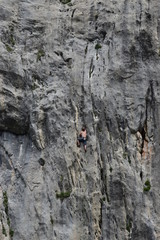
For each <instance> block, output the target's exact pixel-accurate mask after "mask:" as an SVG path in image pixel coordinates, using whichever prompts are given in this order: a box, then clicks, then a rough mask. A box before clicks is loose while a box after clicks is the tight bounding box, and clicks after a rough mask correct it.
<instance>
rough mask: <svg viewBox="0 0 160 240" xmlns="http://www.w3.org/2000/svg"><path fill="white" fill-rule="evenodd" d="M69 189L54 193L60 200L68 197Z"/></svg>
mask: <svg viewBox="0 0 160 240" xmlns="http://www.w3.org/2000/svg"><path fill="white" fill-rule="evenodd" d="M70 194H71V191H67V192H60V193H56V197H57V198H60V199H61V200H63V199H65V198H68V197H70Z"/></svg>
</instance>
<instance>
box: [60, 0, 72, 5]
mask: <svg viewBox="0 0 160 240" xmlns="http://www.w3.org/2000/svg"><path fill="white" fill-rule="evenodd" d="M60 2H61V3H63V4H67V3H70V2H71V0H60Z"/></svg>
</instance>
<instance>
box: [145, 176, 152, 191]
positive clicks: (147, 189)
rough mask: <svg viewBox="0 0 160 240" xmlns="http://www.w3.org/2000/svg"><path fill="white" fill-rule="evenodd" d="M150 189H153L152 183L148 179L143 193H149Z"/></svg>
mask: <svg viewBox="0 0 160 240" xmlns="http://www.w3.org/2000/svg"><path fill="white" fill-rule="evenodd" d="M150 189H151V184H150V181H149V180H148V179H147V181H146V182H145V184H144V188H143V191H144V192H148V191H149V190H150Z"/></svg>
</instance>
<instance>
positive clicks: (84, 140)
mask: <svg viewBox="0 0 160 240" xmlns="http://www.w3.org/2000/svg"><path fill="white" fill-rule="evenodd" d="M81 143H83V146H84V150H85V152H87V131H86V128H85V127H82V130H81V132H80V134H79V137H78V138H77V146H78V147H80V144H81Z"/></svg>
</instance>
